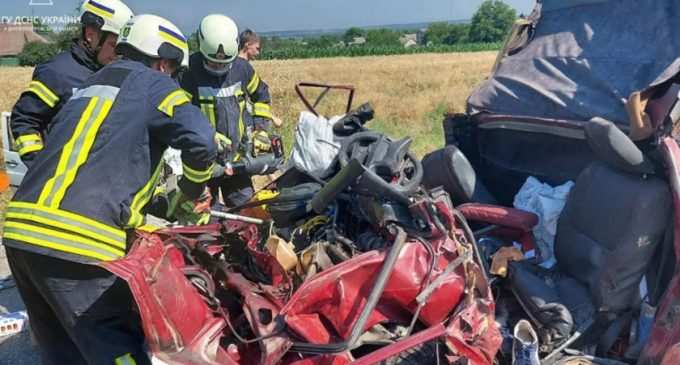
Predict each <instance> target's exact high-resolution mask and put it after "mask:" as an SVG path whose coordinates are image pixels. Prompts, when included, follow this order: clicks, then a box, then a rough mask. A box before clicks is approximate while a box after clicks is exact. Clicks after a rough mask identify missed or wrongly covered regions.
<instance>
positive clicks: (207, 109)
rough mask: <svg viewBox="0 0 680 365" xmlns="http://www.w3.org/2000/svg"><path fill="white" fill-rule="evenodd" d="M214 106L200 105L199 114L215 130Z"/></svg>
mask: <svg viewBox="0 0 680 365" xmlns="http://www.w3.org/2000/svg"><path fill="white" fill-rule="evenodd" d="M214 110H215V105H214V104H206V103H203V104H201V112H202V113H203V115H205V117H206V118H207V119H208V121H209V122H210V125H211V126H212V127H213V128H215V112H214Z"/></svg>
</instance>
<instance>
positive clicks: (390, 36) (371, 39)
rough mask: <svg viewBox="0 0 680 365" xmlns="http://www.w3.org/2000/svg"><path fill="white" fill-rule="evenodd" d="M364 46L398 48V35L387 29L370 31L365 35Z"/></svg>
mask: <svg viewBox="0 0 680 365" xmlns="http://www.w3.org/2000/svg"><path fill="white" fill-rule="evenodd" d="M366 44H368V45H371V46H398V45H399V44H400V43H399V33H397V32H395V31H393V30H391V29H387V28H380V29H371V30H369V31H368V32H367V33H366Z"/></svg>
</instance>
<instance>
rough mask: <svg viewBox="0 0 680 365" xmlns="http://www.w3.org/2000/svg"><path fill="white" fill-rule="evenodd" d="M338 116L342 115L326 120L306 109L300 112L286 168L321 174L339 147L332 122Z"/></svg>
mask: <svg viewBox="0 0 680 365" xmlns="http://www.w3.org/2000/svg"><path fill="white" fill-rule="evenodd" d="M340 118H342V116H335V117H333V118H331V119H330V120H328V119H326V118H325V117H323V116H316V115H314V114H312V113H310V112H307V111H303V112H301V113H300V120H299V121H298V124H297V126H296V127H295V143H294V144H293V150H292V151H291V154H290V159H289V160H288V168H292V167H297V168H298V169H300V170H302V171H306V172H308V173H310V174H312V175H315V176H323V175H324V174H325V173H326V172H327V171H328V168H329V167H330V166H331V163H332V162H333V159H334V158H335V156H337V154H338V150H339V149H340V144H339V143H336V141H335V137H334V134H333V124H335V122H337V121H338V120H339V119H340Z"/></svg>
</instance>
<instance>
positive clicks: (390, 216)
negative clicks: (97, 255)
mask: <svg viewBox="0 0 680 365" xmlns="http://www.w3.org/2000/svg"><path fill="white" fill-rule="evenodd" d="M622 19H625V21H622ZM660 24H662V25H663V27H660V26H659V25H660ZM674 25H680V8H678V7H677V6H676V4H675V3H674V2H673V1H671V0H664V1H655V2H651V1H643V2H640V1H633V0H620V1H617V2H616V3H615V4H614V2H613V1H606V0H604V1H603V0H559V1H558V0H543V1H539V2H538V3H537V6H536V9H535V10H534V12H533V13H532V14H530V15H529V16H527V17H525V18H523V19H521V20H520V21H518V22H517V24H516V25H515V27H514V28H513V31H512V33H511V36H510V38H509V40H508V42H507V44H506V45H505V47H504V48H503V50H502V51H501V53H500V56H499V60H498V61H497V63H496V65H495V67H494V70H493V72H492V74H491V77H490V78H489V79H488V80H486V81H485V82H483V83H482V84H481V85H480V86H479V87H478V88H477V89H476V90H475V91H474V93H473V94H472V95H471V96H470V98H469V100H468V112H467V113H465V114H461V115H451V116H449V117H447V119H446V120H445V122H444V129H445V134H446V139H447V141H446V142H447V145H448V146H447V147H445V148H444V149H441V150H438V151H434V152H432V153H431V154H429V155H427V156H425V157H424V158H423V160H422V161H421V160H420V159H418V158H416V157H415V156H413V154H411V153H410V152H409V146H410V141H409V140H408V139H404V140H393V139H390V138H388V137H386V136H384V135H382V134H380V133H376V132H373V131H371V130H370V129H368V128H367V126H366V125H365V124H366V122H367V121H368V120H370V119H371V117H372V111H371V109H370V108H369V107H368V106H362V107H360V108H358V109H356V110H354V111H350V106H349V105H348V109H347V112H348V113H347V114H346V115H345V117H343V118H340V119H339V120H338V121H336V122H335V123H334V124H333V125H332V126H331V127H332V129H333V134H334V136H335V137H337V140H334V141H335V142H337V143H338V145H339V146H340V147H339V151H338V152H337V154H336V156H334V158H333V162H332V164H331V165H329V166H325V167H327V168H324V169H323V171H322V172H321V173H318V172H317V173H311V172H310V171H304V169H303V170H300V169H298V168H291V169H289V170H288V171H286V172H285V173H284V174H283V176H282V177H280V178H279V179H277V180H276V181H275V182H274V183H273V184H272V185H271V186H269V187H268V189H269V190H271V192H272V194H271V195H272V196H273V197H270V198H267V199H263V200H256V201H253V203H252V204H249V205H248V206H245V207H240V208H241V209H238V210H235V211H231V212H229V213H237V214H239V213H240V214H241V215H245V216H248V217H251V218H252V217H258V219H260V220H257V221H256V222H253V221H252V220H249V222H244V221H243V220H244V219H242V217H240V216H238V215H231V216H223V217H226V218H223V219H220V220H219V221H218V222H216V223H215V224H211V225H207V226H197V227H182V228H169V229H163V230H160V231H156V232H154V233H145V232H139V237H138V239H137V241H136V242H135V244H134V245H133V248H132V249H131V251H130V253H129V254H128V256H127V257H126V258H125V259H123V260H119V261H114V262H110V263H106V264H104V266H105V267H106V268H107V269H108V270H110V271H112V272H114V273H115V274H117V275H119V276H120V277H122V278H124V279H125V280H126V281H127V282H128V283H129V284H130V287H131V290H132V292H133V294H134V297H135V299H136V301H137V304H138V306H139V311H140V316H141V320H142V323H143V326H144V330H145V334H146V337H147V341H148V344H149V347H150V350H151V352H153V354H154V355H155V356H157V357H158V358H160V359H161V360H163V361H165V362H167V363H169V364H300V365H302V364H309V365H322V364H348V363H352V364H375V363H384V364H414V363H419V364H439V363H447V364H480V365H481V364H512V363H513V361H514V362H515V363H516V364H531V365H533V364H538V363H540V364H608V365H614V364H625V363H637V364H664V365H670V364H677V363H680V326H678V323H680V322H678V320H679V316H678V314H679V313H680V310H679V309H678V301H679V300H680V283H679V282H678V277H677V275H675V272H676V267H677V257H678V254H679V252H678V250H680V241H678V232H677V227H680V224H679V222H678V221H677V214H678V213H680V210H679V208H680V199H679V196H680V195H679V193H680V174H679V172H680V147H679V145H678V142H677V140H676V137H675V136H676V134H675V133H674V132H675V129H676V123H677V121H678V119H679V118H680V103H678V91H679V90H680V86H679V83H678V78H677V75H678V74H680V62H676V58H677V57H678V55H680V52H678V51H680V44H678V43H677V37H671V36H670V35H669V34H666V33H663V32H661V31H660V30H659V29H661V28H663V29H677V28H674ZM308 86H315V87H316V86H321V87H324V86H323V85H308ZM343 89H347V90H351V88H347V87H344V88H343ZM322 95H325V92H323V93H322ZM350 95H351V94H350ZM319 101H320V100H317V101H316V102H314V103H310V102H308V101H306V99H305V104H306V105H307V106H308V108H309V109H310V111H311V112H312V113H313V114H314V112H315V110H314V108H315V106H316V105H317V104H318V103H319ZM349 104H351V97H350V103H349ZM335 137H334V138H335ZM529 178H533V179H536V180H537V181H540V182H541V183H546V184H549V185H550V186H558V185H559V186H561V185H562V184H565V183H567V182H570V181H571V182H573V183H571V185H570V190H569V192H568V194H566V195H565V202H564V204H563V207H561V208H560V212H559V216H558V217H557V218H555V221H554V232H552V236H553V237H552V241H551V242H550V246H549V249H545V247H546V246H545V242H544V240H543V237H542V236H540V235H539V234H538V231H536V229H537V228H536V227H540V226H542V225H544V224H545V223H546V222H545V219H544V217H543V216H541V215H540V214H539V213H540V212H529V211H525V210H521V209H517V208H515V205H516V201H515V199H516V197H517V196H518V193H519V192H520V191H522V187H523V185H524V184H526V182H527V181H528V179H529ZM540 198H541V196H538V199H539V201H540ZM501 252H510V254H508V255H506V256H504V255H502V254H500V253H501ZM500 256H503V257H504V260H503V261H504V262H503V263H502V264H501V265H500V266H501V267H502V270H499V268H498V267H497V264H498V261H499V259H498V257H500ZM500 272H503V274H500ZM520 323H521V324H522V326H524V327H522V331H524V334H527V333H529V334H531V336H529V339H528V340H526V341H524V340H523V343H524V342H526V343H528V344H529V345H530V346H527V347H526V348H524V349H523V348H519V350H518V346H517V340H518V337H522V336H519V335H518V333H519V332H518V331H517V328H518V326H519V327H521V326H520V325H519V324H520ZM513 329H514V331H513ZM520 332H521V331H520ZM513 341H514V342H513ZM518 351H520V352H522V351H524V352H530V353H529V354H525V355H526V356H525V357H524V359H523V360H521V361H520V360H518V356H519V357H521V356H523V355H521V354H518ZM513 359H514V360H513Z"/></svg>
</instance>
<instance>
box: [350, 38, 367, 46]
mask: <svg viewBox="0 0 680 365" xmlns="http://www.w3.org/2000/svg"><path fill="white" fill-rule="evenodd" d="M362 44H366V38H365V37H354V39H353V40H352V41H351V42H349V43H347V45H348V46H359V45H362Z"/></svg>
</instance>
